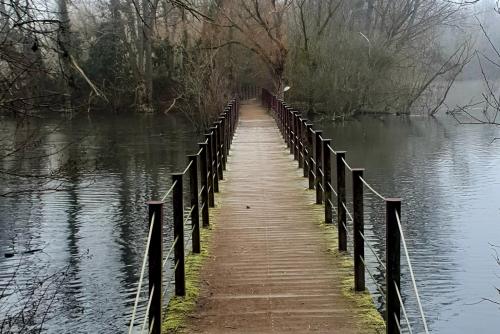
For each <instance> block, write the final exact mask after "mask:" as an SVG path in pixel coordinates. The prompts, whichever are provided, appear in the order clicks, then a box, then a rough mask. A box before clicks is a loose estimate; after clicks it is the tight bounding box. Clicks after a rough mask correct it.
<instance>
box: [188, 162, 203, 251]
mask: <svg viewBox="0 0 500 334" xmlns="http://www.w3.org/2000/svg"><path fill="white" fill-rule="evenodd" d="M188 158H189V162H190V163H191V167H190V168H189V192H190V194H191V196H190V197H191V227H192V231H191V233H192V235H193V236H192V238H191V243H192V246H193V253H196V254H199V253H200V249H201V247H200V211H199V198H198V155H197V154H194V155H189V156H188Z"/></svg>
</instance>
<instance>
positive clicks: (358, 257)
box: [352, 168, 365, 291]
mask: <svg viewBox="0 0 500 334" xmlns="http://www.w3.org/2000/svg"><path fill="white" fill-rule="evenodd" d="M364 171H365V170H364V169H362V168H353V169H352V204H353V213H352V218H353V223H352V224H353V235H354V236H353V239H354V240H353V241H354V290H355V291H365V265H364V263H363V262H364V261H365V241H364V239H363V236H364V234H365V227H364V206H363V183H362V182H361V178H362V177H363V173H364Z"/></svg>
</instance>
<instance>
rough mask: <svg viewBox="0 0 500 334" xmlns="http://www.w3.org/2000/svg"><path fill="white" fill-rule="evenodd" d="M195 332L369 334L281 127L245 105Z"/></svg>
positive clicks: (192, 324) (192, 322) (191, 326)
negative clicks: (344, 285) (344, 289)
mask: <svg viewBox="0 0 500 334" xmlns="http://www.w3.org/2000/svg"><path fill="white" fill-rule="evenodd" d="M227 167H228V170H227V171H226V173H225V175H224V176H225V179H226V181H224V183H223V191H222V192H221V195H220V196H219V199H220V206H219V208H218V209H217V210H216V211H214V212H215V216H214V220H215V221H216V222H217V227H216V229H215V231H214V234H213V236H212V241H211V250H210V257H209V259H207V261H206V262H205V264H204V267H203V268H202V271H201V282H202V283H201V285H202V286H201V292H200V298H199V299H198V303H197V306H196V308H195V310H194V312H193V314H191V315H190V316H189V317H188V321H187V322H188V323H187V332H188V333H271V332H273V333H280V332H281V333H285V332H286V333H305V332H317V333H318V332H319V333H321V332H323V333H344V334H345V333H347V334H348V333H368V332H371V331H370V330H367V329H361V328H360V327H361V326H360V324H361V323H362V321H361V320H360V318H361V317H362V316H361V315H360V313H361V312H359V310H357V306H356V303H355V302H353V300H352V299H351V298H349V297H347V296H346V295H345V294H343V292H342V282H343V281H344V280H345V279H346V277H348V273H347V272H346V271H347V269H345V266H343V265H342V263H341V262H342V260H341V258H340V257H339V256H336V255H335V251H334V249H336V247H337V246H336V244H334V243H333V242H332V241H331V238H328V237H327V233H326V232H325V229H324V227H321V226H320V224H319V222H320V221H321V220H322V215H323V207H322V206H318V205H315V204H314V195H313V192H312V191H306V190H305V189H306V188H307V185H306V179H305V178H303V177H301V171H300V170H299V169H297V164H296V162H294V161H293V157H291V156H290V155H289V154H288V151H287V149H286V147H285V145H284V143H283V140H282V137H281V136H280V133H279V130H278V129H277V127H276V125H275V123H274V120H273V119H272V118H271V117H270V116H269V115H268V114H267V113H266V112H265V111H264V110H263V109H262V108H261V107H259V106H257V105H253V104H250V105H243V106H242V109H241V117H240V124H239V127H238V130H237V132H236V136H235V138H234V141H233V146H232V152H231V157H230V159H229V163H228V166H227Z"/></svg>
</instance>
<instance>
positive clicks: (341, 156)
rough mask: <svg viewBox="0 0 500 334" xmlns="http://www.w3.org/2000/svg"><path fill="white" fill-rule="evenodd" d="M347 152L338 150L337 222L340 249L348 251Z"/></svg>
mask: <svg viewBox="0 0 500 334" xmlns="http://www.w3.org/2000/svg"><path fill="white" fill-rule="evenodd" d="M345 153H346V152H344V151H337V222H338V233H339V250H340V251H347V231H346V229H347V223H346V212H345V208H344V205H347V204H346V200H345V164H344V161H343V160H345Z"/></svg>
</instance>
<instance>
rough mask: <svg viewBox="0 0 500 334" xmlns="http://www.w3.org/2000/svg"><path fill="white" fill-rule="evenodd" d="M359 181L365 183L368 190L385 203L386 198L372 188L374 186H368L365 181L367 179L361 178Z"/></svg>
mask: <svg viewBox="0 0 500 334" xmlns="http://www.w3.org/2000/svg"><path fill="white" fill-rule="evenodd" d="M359 179H360V180H361V182H363V184H364V185H365V186H366V187H367V188H368V189H370V190H371V191H372V192H373V193H374V194H375V195H377V196H378V197H379V198H380V199H382V200H383V201H385V197H384V196H382V195H380V194H379V193H378V192H377V191H376V190H375V189H373V188H372V186H370V185H369V184H368V182H366V181H365V179H363V178H362V177H361V176H360V177H359Z"/></svg>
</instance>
